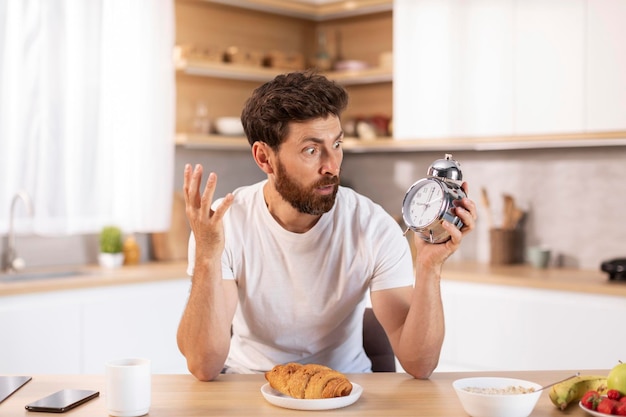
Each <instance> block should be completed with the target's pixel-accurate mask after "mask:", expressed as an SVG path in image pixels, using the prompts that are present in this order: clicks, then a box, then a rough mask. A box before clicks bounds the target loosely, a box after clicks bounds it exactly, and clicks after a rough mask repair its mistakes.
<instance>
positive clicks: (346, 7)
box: [207, 0, 393, 21]
mask: <svg viewBox="0 0 626 417" xmlns="http://www.w3.org/2000/svg"><path fill="white" fill-rule="evenodd" d="M207 1H210V2H213V3H222V4H227V5H229V6H235V7H242V8H247V9H251V10H259V11H262V12H267V13H276V14H282V15H285V16H292V17H298V18H302V19H308V20H314V21H324V20H328V19H337V18H344V17H350V16H358V15H362V14H370V13H377V12H382V11H389V10H392V9H393V1H392V0H356V1H349V2H342V1H334V2H313V1H310V2H304V1H293V0H207Z"/></svg>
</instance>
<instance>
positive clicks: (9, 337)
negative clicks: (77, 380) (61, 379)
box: [0, 295, 82, 375]
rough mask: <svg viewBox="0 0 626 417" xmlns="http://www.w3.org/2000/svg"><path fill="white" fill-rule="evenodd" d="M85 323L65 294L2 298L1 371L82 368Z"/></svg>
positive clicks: (56, 370)
mask: <svg viewBox="0 0 626 417" xmlns="http://www.w3.org/2000/svg"><path fill="white" fill-rule="evenodd" d="M81 326H82V317H81V307H80V305H78V303H75V302H72V300H71V298H66V297H64V296H63V295H59V296H58V297H56V298H54V299H52V298H50V297H46V296H37V297H33V296H13V297H2V298H0V374H26V375H32V374H36V373H51V374H58V373H78V372H80V366H81V364H80V358H81V355H80V353H81V348H82V346H81V345H82V343H81Z"/></svg>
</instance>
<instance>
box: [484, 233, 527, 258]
mask: <svg viewBox="0 0 626 417" xmlns="http://www.w3.org/2000/svg"><path fill="white" fill-rule="evenodd" d="M489 243H490V250H491V251H490V254H491V256H490V264H491V265H509V264H518V263H523V262H524V233H523V232H522V231H521V230H518V229H491V230H490V231H489Z"/></svg>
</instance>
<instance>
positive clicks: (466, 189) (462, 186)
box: [461, 182, 469, 195]
mask: <svg viewBox="0 0 626 417" xmlns="http://www.w3.org/2000/svg"><path fill="white" fill-rule="evenodd" d="M461 188H462V189H463V192H465V195H469V185H468V184H467V182H464V183H463V184H461Z"/></svg>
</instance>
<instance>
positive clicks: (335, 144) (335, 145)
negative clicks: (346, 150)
mask: <svg viewBox="0 0 626 417" xmlns="http://www.w3.org/2000/svg"><path fill="white" fill-rule="evenodd" d="M342 144H343V141H342V140H338V141H337V142H335V143H334V144H333V148H334V149H337V148H341V145H342Z"/></svg>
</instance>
